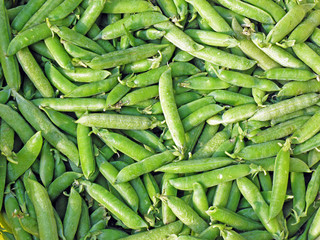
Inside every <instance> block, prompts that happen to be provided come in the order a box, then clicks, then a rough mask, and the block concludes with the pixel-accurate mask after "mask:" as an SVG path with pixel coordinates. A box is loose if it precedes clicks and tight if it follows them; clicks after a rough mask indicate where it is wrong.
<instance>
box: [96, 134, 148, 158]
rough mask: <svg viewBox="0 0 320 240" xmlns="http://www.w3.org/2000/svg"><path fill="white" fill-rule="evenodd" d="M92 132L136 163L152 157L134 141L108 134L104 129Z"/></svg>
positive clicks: (119, 135)
mask: <svg viewBox="0 0 320 240" xmlns="http://www.w3.org/2000/svg"><path fill="white" fill-rule="evenodd" d="M93 131H94V133H95V134H97V135H98V136H99V137H100V138H101V139H102V140H103V141H104V142H105V143H106V144H107V145H108V146H109V147H110V148H112V149H116V150H119V151H120V152H123V153H124V154H125V155H128V156H129V157H131V158H132V159H134V160H136V161H141V160H143V159H145V158H147V157H150V156H152V155H153V153H152V152H150V151H148V150H147V149H145V148H144V147H142V146H141V145H139V144H137V143H135V142H134V141H132V140H130V139H128V138H126V137H125V136H123V135H121V134H118V133H113V132H109V131H107V130H106V129H102V130H100V131H98V130H97V129H93ZM113 151H114V150H113Z"/></svg>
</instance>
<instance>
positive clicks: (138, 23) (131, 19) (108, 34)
mask: <svg viewBox="0 0 320 240" xmlns="http://www.w3.org/2000/svg"><path fill="white" fill-rule="evenodd" d="M165 21H168V18H166V17H165V16H164V15H162V14H161V13H159V12H143V13H137V14H134V15H129V16H127V17H125V18H123V19H121V20H118V21H116V22H114V23H112V24H110V25H108V26H107V27H105V28H104V29H103V30H102V31H101V32H100V33H99V35H97V36H96V37H95V38H94V40H96V39H103V40H108V39H114V38H117V37H121V36H123V35H125V34H126V30H128V31H136V30H139V29H143V28H146V27H148V26H151V25H154V24H157V23H160V22H165ZM123 26H125V28H126V29H125V28H124V27H123Z"/></svg>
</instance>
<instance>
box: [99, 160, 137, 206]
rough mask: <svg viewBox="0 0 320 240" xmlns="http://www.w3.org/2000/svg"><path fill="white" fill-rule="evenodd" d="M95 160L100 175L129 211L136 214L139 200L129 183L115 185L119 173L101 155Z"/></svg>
mask: <svg viewBox="0 0 320 240" xmlns="http://www.w3.org/2000/svg"><path fill="white" fill-rule="evenodd" d="M96 159H97V164H98V168H99V171H100V173H101V174H102V175H103V176H104V177H105V178H106V179H107V180H108V182H109V183H110V184H111V185H112V186H113V187H114V188H115V189H116V190H117V191H118V192H119V194H120V195H121V196H122V197H123V199H124V201H125V202H126V203H127V204H128V205H129V206H130V207H131V209H132V210H133V211H135V212H136V211H137V210H138V207H139V198H138V195H137V193H136V192H135V190H134V189H133V188H132V186H131V185H130V183H120V184H115V182H116V178H117V175H118V174H119V171H118V170H117V169H116V168H115V167H114V166H113V165H112V164H110V163H109V162H108V161H106V160H105V159H104V158H103V157H102V156H101V155H98V156H97V157H96Z"/></svg>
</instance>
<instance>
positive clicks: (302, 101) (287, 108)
mask: <svg viewBox="0 0 320 240" xmlns="http://www.w3.org/2000/svg"><path fill="white" fill-rule="evenodd" d="M318 99H319V95H318V94H315V93H309V94H304V95H301V96H298V97H295V98H290V99H287V100H283V101H280V102H278V103H275V104H271V105H268V106H266V107H265V108H262V109H259V110H258V111H257V112H256V113H255V114H254V115H253V117H251V118H250V120H259V121H267V120H271V119H273V118H277V117H280V116H283V115H285V114H288V113H292V112H294V111H298V110H300V109H304V108H306V107H310V106H312V105H314V104H315V103H316V102H317V101H318Z"/></svg>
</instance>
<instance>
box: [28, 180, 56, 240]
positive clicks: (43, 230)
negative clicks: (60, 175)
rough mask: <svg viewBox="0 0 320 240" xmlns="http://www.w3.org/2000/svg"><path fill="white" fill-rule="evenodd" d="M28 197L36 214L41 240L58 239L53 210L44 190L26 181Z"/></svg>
mask: <svg viewBox="0 0 320 240" xmlns="http://www.w3.org/2000/svg"><path fill="white" fill-rule="evenodd" d="M27 181H28V185H29V187H30V195H31V196H30V197H31V200H32V203H33V205H34V207H35V210H36V214H37V222H38V225H39V235H40V238H41V239H59V238H58V232H57V223H56V220H55V218H54V213H53V211H54V209H53V206H52V204H51V201H50V198H49V195H48V193H47V191H46V189H45V188H44V187H43V186H42V185H41V184H40V183H38V182H36V181H34V180H31V179H28V180H27Z"/></svg>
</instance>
